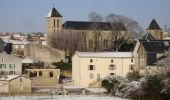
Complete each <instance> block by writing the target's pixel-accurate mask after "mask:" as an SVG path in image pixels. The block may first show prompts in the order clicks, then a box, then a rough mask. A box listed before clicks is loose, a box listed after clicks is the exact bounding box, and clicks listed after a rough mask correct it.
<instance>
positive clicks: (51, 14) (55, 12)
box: [47, 7, 62, 17]
mask: <svg viewBox="0 0 170 100" xmlns="http://www.w3.org/2000/svg"><path fill="white" fill-rule="evenodd" d="M47 17H62V16H61V14H60V13H59V12H58V11H57V10H56V9H55V8H54V7H53V8H52V9H51V10H50V12H49V13H48V15H47Z"/></svg>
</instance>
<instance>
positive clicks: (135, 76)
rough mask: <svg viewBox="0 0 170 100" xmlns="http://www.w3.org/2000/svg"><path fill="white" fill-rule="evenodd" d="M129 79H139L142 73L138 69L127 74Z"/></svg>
mask: <svg viewBox="0 0 170 100" xmlns="http://www.w3.org/2000/svg"><path fill="white" fill-rule="evenodd" d="M126 77H127V79H128V80H130V81H137V80H139V79H140V78H141V76H140V74H139V72H138V71H133V72H130V73H128V74H127V76H126Z"/></svg>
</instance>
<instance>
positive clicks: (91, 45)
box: [89, 39, 93, 48]
mask: <svg viewBox="0 0 170 100" xmlns="http://www.w3.org/2000/svg"><path fill="white" fill-rule="evenodd" d="M89 48H93V40H91V39H89Z"/></svg>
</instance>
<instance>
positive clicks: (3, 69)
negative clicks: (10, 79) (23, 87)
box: [0, 52, 22, 75]
mask: <svg viewBox="0 0 170 100" xmlns="http://www.w3.org/2000/svg"><path fill="white" fill-rule="evenodd" d="M0 73H1V74H17V75H20V74H22V59H20V58H18V57H15V56H12V55H9V54H6V53H5V52H3V53H0Z"/></svg>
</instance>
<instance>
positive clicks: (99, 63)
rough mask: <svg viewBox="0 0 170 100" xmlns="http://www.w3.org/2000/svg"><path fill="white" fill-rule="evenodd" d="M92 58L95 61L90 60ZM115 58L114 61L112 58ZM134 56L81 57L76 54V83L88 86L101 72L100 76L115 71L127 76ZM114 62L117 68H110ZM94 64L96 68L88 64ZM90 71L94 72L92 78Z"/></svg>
mask: <svg viewBox="0 0 170 100" xmlns="http://www.w3.org/2000/svg"><path fill="white" fill-rule="evenodd" d="M90 59H92V60H93V62H92V63H91V62H90ZM112 59H113V63H111V60H112ZM131 59H132V58H80V57H78V56H77V55H76V54H75V55H74V56H73V59H72V61H73V66H72V67H73V69H72V70H73V72H72V73H73V80H74V83H75V85H80V86H85V87H87V86H88V85H89V84H90V83H91V82H94V81H96V80H97V74H100V78H102V79H103V78H105V77H106V76H107V75H110V73H114V74H115V75H118V76H126V75H127V73H128V72H130V71H131V70H130V69H129V65H131V64H134V62H131ZM111 64H113V65H115V66H116V69H115V70H110V69H109V66H110V65H111ZM89 65H94V66H95V69H94V70H89V69H88V66H89ZM90 73H92V74H93V76H94V77H93V79H90Z"/></svg>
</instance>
